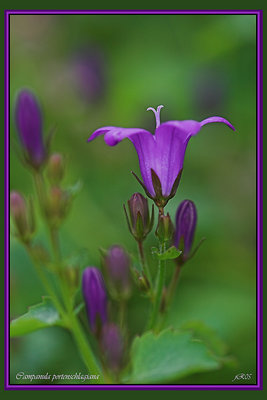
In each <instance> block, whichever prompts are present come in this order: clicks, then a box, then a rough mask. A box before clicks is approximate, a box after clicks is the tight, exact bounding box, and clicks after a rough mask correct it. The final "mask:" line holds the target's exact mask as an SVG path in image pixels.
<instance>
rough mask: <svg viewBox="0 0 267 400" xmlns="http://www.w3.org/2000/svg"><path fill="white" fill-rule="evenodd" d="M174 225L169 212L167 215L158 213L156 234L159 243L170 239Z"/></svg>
mask: <svg viewBox="0 0 267 400" xmlns="http://www.w3.org/2000/svg"><path fill="white" fill-rule="evenodd" d="M173 233H174V227H173V223H172V220H171V217H170V215H169V213H168V214H167V215H160V216H159V221H158V226H157V229H156V236H157V237H158V239H159V241H160V242H161V243H163V242H168V241H169V240H172V238H173Z"/></svg>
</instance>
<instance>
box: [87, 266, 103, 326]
mask: <svg viewBox="0 0 267 400" xmlns="http://www.w3.org/2000/svg"><path fill="white" fill-rule="evenodd" d="M82 292H83V297H84V301H85V306H86V311H87V316H88V320H89V324H90V327H91V329H92V331H93V332H94V333H96V332H97V322H98V321H97V320H100V322H102V324H104V323H106V322H107V295H106V289H105V284H104V279H103V276H102V274H101V272H100V271H99V269H97V268H95V267H87V268H85V270H84V271H83V276H82Z"/></svg>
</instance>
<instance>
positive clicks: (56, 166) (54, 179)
mask: <svg viewBox="0 0 267 400" xmlns="http://www.w3.org/2000/svg"><path fill="white" fill-rule="evenodd" d="M64 170H65V163H64V159H63V156H62V154H59V153H54V154H52V155H51V156H50V158H49V160H48V164H47V177H48V179H49V181H50V183H51V185H58V184H59V183H60V182H61V181H62V179H63V176H64Z"/></svg>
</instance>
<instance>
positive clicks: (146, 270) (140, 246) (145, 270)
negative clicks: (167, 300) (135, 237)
mask: <svg viewBox="0 0 267 400" xmlns="http://www.w3.org/2000/svg"><path fill="white" fill-rule="evenodd" d="M137 244H138V253H139V258H140V263H141V267H142V271H143V273H144V274H145V275H146V277H147V279H148V282H149V284H150V286H152V278H151V274H150V270H149V267H148V265H147V262H146V258H145V253H144V247H143V242H142V241H138V242H137Z"/></svg>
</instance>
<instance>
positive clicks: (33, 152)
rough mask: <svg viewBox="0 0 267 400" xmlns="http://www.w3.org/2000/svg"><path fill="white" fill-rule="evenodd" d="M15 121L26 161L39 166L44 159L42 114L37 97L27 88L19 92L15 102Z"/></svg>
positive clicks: (36, 166) (33, 165)
mask: <svg viewBox="0 0 267 400" xmlns="http://www.w3.org/2000/svg"><path fill="white" fill-rule="evenodd" d="M15 123H16V127H17V131H18V135H19V139H20V142H21V146H22V148H23V150H24V153H25V159H26V161H27V162H28V163H29V164H30V165H31V166H32V167H34V168H39V167H40V166H41V165H42V164H43V163H44V161H45V159H46V148H45V144H44V141H43V122H42V114H41V110H40V107H39V104H38V101H37V99H36V98H35V96H34V94H33V93H32V92H30V91H29V90H22V91H21V92H19V94H18V97H17V100H16V104H15Z"/></svg>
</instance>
